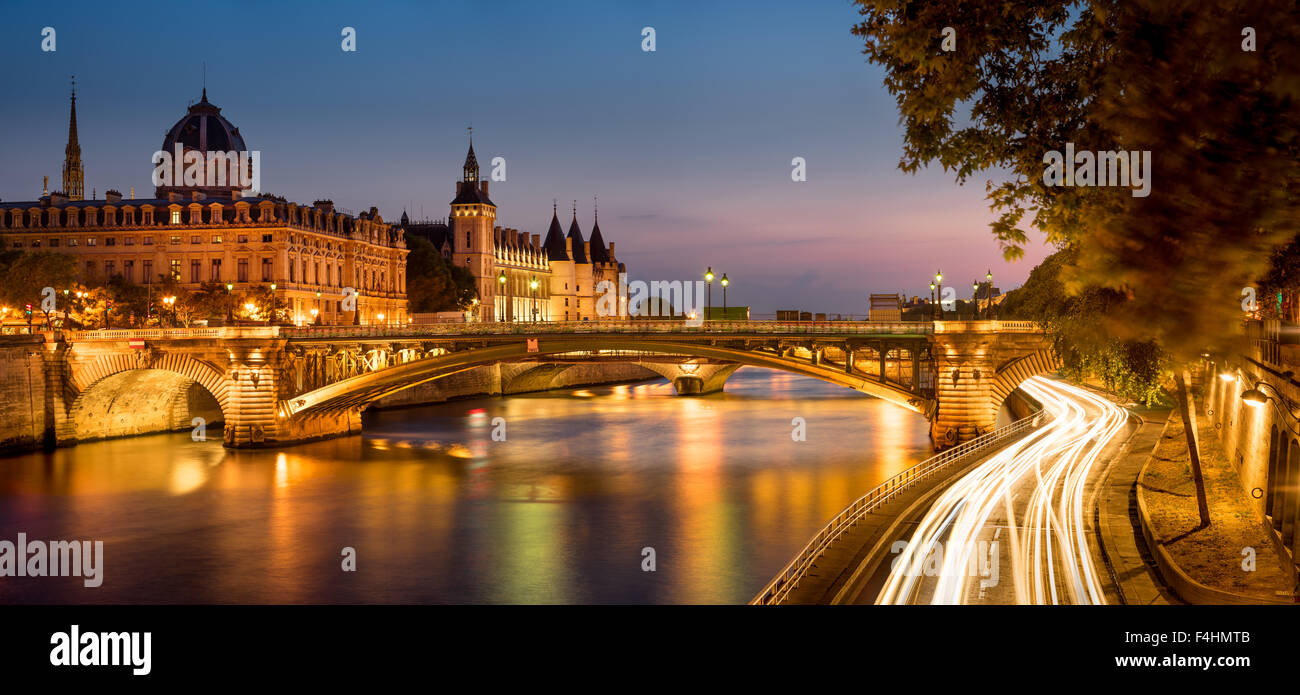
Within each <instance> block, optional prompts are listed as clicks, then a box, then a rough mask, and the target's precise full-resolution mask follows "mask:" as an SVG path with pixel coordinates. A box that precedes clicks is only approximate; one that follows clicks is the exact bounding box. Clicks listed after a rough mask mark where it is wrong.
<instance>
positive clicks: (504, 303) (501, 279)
mask: <svg viewBox="0 0 1300 695" xmlns="http://www.w3.org/2000/svg"><path fill="white" fill-rule="evenodd" d="M497 282H499V283H501V318H500V319H498V320H500V321H505V320H506V314H507V313H508V312H507V309H508V308H509V302H508V301H506V271H504V270H503V271H501V274H500V275H498V276H497Z"/></svg>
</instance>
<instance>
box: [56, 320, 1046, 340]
mask: <svg viewBox="0 0 1300 695" xmlns="http://www.w3.org/2000/svg"><path fill="white" fill-rule="evenodd" d="M1039 330H1041V329H1040V328H1039V326H1038V324H1036V323H1034V322H1032V321H934V322H930V321H706V322H701V323H699V324H697V325H692V323H691V322H686V321H681V320H678V321H540V322H536V323H532V322H481V323H430V324H405V325H392V326H377V325H368V326H302V327H298V326H224V327H213V328H133V329H132V328H120V329H119V328H115V329H108V330H93V331H62V333H61V335H62V336H63V337H65V338H67V339H69V340H128V339H148V338H153V339H155V340H158V339H166V340H177V339H184V338H276V337H282V338H297V339H308V338H399V339H400V338H422V337H434V338H436V337H456V336H462V335H464V336H472V335H518V336H523V337H531V336H539V335H573V334H583V333H590V334H636V335H646V334H650V335H913V336H915V335H930V334H933V333H959V332H1013V333H1014V332H1037V331H1039Z"/></svg>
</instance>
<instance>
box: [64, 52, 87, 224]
mask: <svg viewBox="0 0 1300 695" xmlns="http://www.w3.org/2000/svg"><path fill="white" fill-rule="evenodd" d="M68 108H69V111H68V145H67V147H66V148H64V150H63V152H64V157H63V192H64V193H67V194H68V199H69V200H83V199H84V198H85V197H86V180H85V171H84V169H83V168H82V165H81V144H80V143H79V142H77V76H76V75H73V76H72V101H71V105H70V106H69V107H68Z"/></svg>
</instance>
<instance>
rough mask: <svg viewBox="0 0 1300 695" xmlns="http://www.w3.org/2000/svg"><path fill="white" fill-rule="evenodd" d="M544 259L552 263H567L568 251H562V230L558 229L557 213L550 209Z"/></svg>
mask: <svg viewBox="0 0 1300 695" xmlns="http://www.w3.org/2000/svg"><path fill="white" fill-rule="evenodd" d="M545 247H546V257H547V258H548V259H549V260H552V261H567V260H570V259H569V253H568V251H565V250H564V229H563V228H562V227H560V217H559V213H558V212H557V211H556V210H555V207H554V206H552V207H551V228H550V229H548V230H546V243H545Z"/></svg>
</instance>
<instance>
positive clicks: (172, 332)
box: [55, 326, 279, 341]
mask: <svg viewBox="0 0 1300 695" xmlns="http://www.w3.org/2000/svg"><path fill="white" fill-rule="evenodd" d="M278 330H279V327H278V326H218V327H213V328H111V329H100V330H95V331H61V332H59V331H55V333H59V334H60V335H62V336H63V338H64V339H65V340H72V341H77V340H141V339H144V338H154V339H163V340H176V339H185V338H274V337H276V335H277V334H278Z"/></svg>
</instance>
